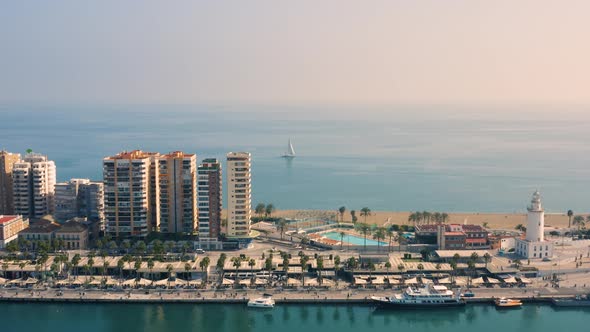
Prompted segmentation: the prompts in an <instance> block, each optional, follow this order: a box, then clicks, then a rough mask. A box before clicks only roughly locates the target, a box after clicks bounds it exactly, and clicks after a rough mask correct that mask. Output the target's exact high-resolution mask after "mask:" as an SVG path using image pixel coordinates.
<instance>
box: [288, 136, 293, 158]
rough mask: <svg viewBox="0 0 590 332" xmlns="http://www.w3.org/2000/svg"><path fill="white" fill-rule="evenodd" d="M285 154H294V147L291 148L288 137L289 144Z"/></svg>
mask: <svg viewBox="0 0 590 332" xmlns="http://www.w3.org/2000/svg"><path fill="white" fill-rule="evenodd" d="M287 155H289V156H294V155H295V149H293V144H291V139H290V138H289V146H288V147H287Z"/></svg>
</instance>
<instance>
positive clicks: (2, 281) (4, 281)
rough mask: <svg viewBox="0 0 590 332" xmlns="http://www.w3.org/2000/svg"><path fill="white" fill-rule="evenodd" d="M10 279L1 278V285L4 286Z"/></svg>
mask: <svg viewBox="0 0 590 332" xmlns="http://www.w3.org/2000/svg"><path fill="white" fill-rule="evenodd" d="M7 281H8V279H4V278H0V285H4V284H5V283H6V282H7Z"/></svg>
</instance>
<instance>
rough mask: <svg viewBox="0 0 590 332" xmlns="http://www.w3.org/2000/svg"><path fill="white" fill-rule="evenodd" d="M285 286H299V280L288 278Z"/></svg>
mask: <svg viewBox="0 0 590 332" xmlns="http://www.w3.org/2000/svg"><path fill="white" fill-rule="evenodd" d="M287 286H301V280H299V279H295V278H289V279H287Z"/></svg>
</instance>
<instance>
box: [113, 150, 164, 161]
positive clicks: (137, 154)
mask: <svg viewBox="0 0 590 332" xmlns="http://www.w3.org/2000/svg"><path fill="white" fill-rule="evenodd" d="M157 155H159V153H157V152H145V151H141V150H133V151H123V152H120V153H118V154H116V155H114V156H110V157H106V158H105V159H107V160H115V159H145V158H149V157H153V156H157Z"/></svg>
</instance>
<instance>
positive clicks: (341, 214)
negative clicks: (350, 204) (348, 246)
mask: <svg viewBox="0 0 590 332" xmlns="http://www.w3.org/2000/svg"><path fill="white" fill-rule="evenodd" d="M338 212H339V213H340V221H341V222H344V212H346V207H345V206H341V207H340V208H338Z"/></svg>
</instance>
